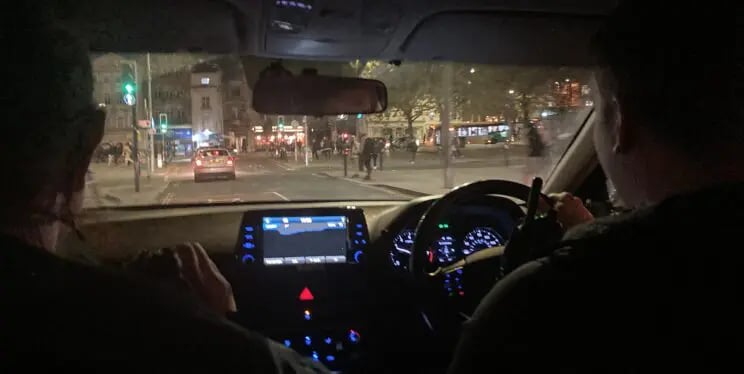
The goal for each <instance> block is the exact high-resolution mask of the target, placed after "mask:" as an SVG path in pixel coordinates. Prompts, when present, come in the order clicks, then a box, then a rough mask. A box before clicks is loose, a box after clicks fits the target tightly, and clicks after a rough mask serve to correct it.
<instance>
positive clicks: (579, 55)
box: [401, 12, 603, 66]
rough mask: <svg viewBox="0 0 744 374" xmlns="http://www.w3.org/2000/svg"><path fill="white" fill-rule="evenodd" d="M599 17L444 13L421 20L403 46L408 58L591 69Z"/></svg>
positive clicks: (510, 13)
mask: <svg viewBox="0 0 744 374" xmlns="http://www.w3.org/2000/svg"><path fill="white" fill-rule="evenodd" d="M602 21H603V17H602V16H592V15H588V16H584V15H582V16H575V15H563V14H545V13H529V12H521V13H514V12H509V13H506V12H489V13H483V12H479V13H472V12H446V13H439V14H435V15H432V16H430V17H427V18H425V19H424V20H422V21H421V22H420V23H419V25H418V26H417V27H416V28H415V29H414V30H413V31H412V32H411V34H410V35H409V37H408V38H407V40H406V41H405V42H404V43H403V45H402V47H401V54H402V55H403V56H404V58H405V59H408V60H444V61H461V62H473V63H489V64H505V65H562V66H589V65H592V64H593V62H594V59H593V58H592V55H591V52H590V50H589V43H590V41H591V38H592V36H593V35H594V34H595V33H596V31H597V30H598V29H599V27H600V25H601V23H602Z"/></svg>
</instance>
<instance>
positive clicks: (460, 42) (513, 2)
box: [54, 0, 616, 65]
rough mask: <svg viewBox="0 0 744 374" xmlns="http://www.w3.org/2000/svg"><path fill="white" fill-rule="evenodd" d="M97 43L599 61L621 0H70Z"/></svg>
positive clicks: (67, 7) (134, 48)
mask: <svg viewBox="0 0 744 374" xmlns="http://www.w3.org/2000/svg"><path fill="white" fill-rule="evenodd" d="M54 4H55V14H56V15H57V17H58V18H59V19H61V20H63V21H64V22H65V23H66V24H68V25H69V26H70V27H71V28H73V29H76V30H78V31H79V33H80V34H81V35H82V36H83V37H85V38H86V39H87V41H88V43H89V44H90V47H91V49H92V50H94V51H103V52H109V51H113V52H145V51H149V52H207V53H218V54H219V53H238V54H244V55H254V56H261V57H269V58H283V59H319V60H351V59H383V60H388V61H395V60H403V61H405V60H445V61H449V60H454V61H463V62H473V63H500V64H549V65H555V64H560V65H588V64H591V63H592V62H591V57H590V54H589V48H588V44H589V40H590V38H591V36H592V35H593V34H594V32H595V31H596V29H597V28H598V27H599V25H600V24H601V22H602V19H603V17H604V16H605V15H606V14H607V13H608V12H609V11H611V9H612V8H614V6H615V5H616V0H566V1H561V2H556V1H553V0H539V1H527V0H521V1H520V0H491V1H475V0H472V1H466V0H461V1H447V0H411V1H404V0H298V1H290V0H212V1H209V0H128V1H125V2H122V1H114V0H65V1H56V2H54Z"/></svg>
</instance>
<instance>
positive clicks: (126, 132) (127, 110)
mask: <svg viewBox="0 0 744 374" xmlns="http://www.w3.org/2000/svg"><path fill="white" fill-rule="evenodd" d="M123 60H125V58H124V57H123V56H121V55H118V54H115V53H106V54H102V55H96V56H93V58H92V61H91V64H92V67H93V97H94V100H95V102H96V103H98V107H99V108H102V109H104V110H105V111H106V125H105V128H104V133H103V140H102V142H108V143H112V144H116V143H126V142H128V141H131V140H132V107H130V106H128V105H126V104H124V102H123V98H122V89H121V62H122V61H123Z"/></svg>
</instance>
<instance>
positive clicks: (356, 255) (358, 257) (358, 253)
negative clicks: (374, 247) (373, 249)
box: [354, 251, 364, 263]
mask: <svg viewBox="0 0 744 374" xmlns="http://www.w3.org/2000/svg"><path fill="white" fill-rule="evenodd" d="M363 254H364V253H363V252H362V251H356V252H354V262H356V263H359V262H360V261H361V260H362V255H363Z"/></svg>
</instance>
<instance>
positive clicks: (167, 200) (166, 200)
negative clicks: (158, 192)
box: [161, 192, 174, 205]
mask: <svg viewBox="0 0 744 374" xmlns="http://www.w3.org/2000/svg"><path fill="white" fill-rule="evenodd" d="M173 197H174V195H173V192H168V194H167V195H165V197H163V200H162V201H161V204H163V205H168V204H170V202H171V201H172V200H173Z"/></svg>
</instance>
